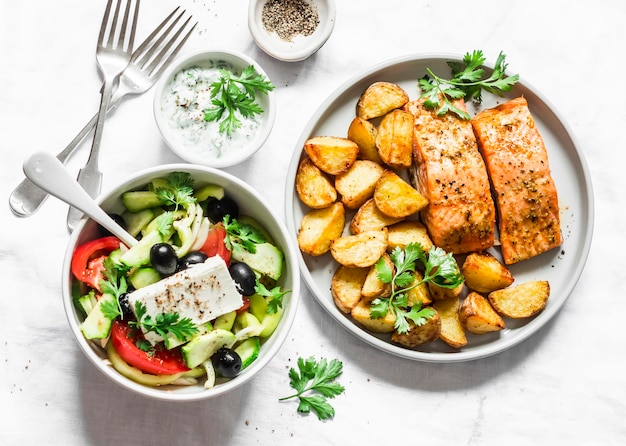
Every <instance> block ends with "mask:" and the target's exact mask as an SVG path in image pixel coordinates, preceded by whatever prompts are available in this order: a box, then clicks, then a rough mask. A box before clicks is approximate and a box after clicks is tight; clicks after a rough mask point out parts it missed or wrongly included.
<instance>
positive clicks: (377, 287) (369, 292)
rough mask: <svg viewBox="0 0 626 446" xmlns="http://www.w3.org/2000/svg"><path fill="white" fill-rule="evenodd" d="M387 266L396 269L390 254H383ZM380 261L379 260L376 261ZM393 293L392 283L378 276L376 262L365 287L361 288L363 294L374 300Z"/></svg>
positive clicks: (366, 279) (364, 284)
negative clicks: (385, 281) (383, 280)
mask: <svg viewBox="0 0 626 446" xmlns="http://www.w3.org/2000/svg"><path fill="white" fill-rule="evenodd" d="M381 258H382V259H383V260H384V262H385V263H386V264H387V266H388V267H389V268H390V269H391V271H394V269H395V268H394V265H393V262H392V261H391V259H390V258H389V255H387V254H383V256H382V257H381ZM376 263H378V261H377V262H376ZM390 295H391V284H390V283H383V282H382V281H381V280H380V278H379V277H378V270H377V269H376V264H374V265H372V266H370V268H369V272H368V273H367V277H366V278H365V282H364V283H363V287H362V288H361V296H362V297H363V298H364V299H365V300H366V301H368V300H370V301H371V300H372V299H374V298H376V297H389V296H390Z"/></svg>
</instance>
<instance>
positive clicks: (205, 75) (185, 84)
mask: <svg viewBox="0 0 626 446" xmlns="http://www.w3.org/2000/svg"><path fill="white" fill-rule="evenodd" d="M220 69H226V70H229V71H231V72H232V73H234V74H235V75H240V74H241V73H240V72H238V71H236V70H235V69H234V68H233V66H232V65H230V64H229V63H227V62H225V61H222V60H217V61H213V60H210V61H207V62H203V63H200V64H196V65H194V66H192V67H189V68H185V69H183V70H181V71H179V72H178V73H177V74H176V75H175V76H174V77H173V79H172V80H171V81H170V83H169V84H168V85H167V87H166V88H165V90H164V93H163V97H162V101H161V110H162V112H163V115H164V116H165V118H166V120H167V123H168V125H169V127H170V130H171V132H170V133H171V136H172V138H174V139H175V140H176V142H177V143H178V144H182V145H183V146H185V149H186V150H188V151H189V152H190V154H191V155H192V156H193V157H194V158H201V159H204V160H207V161H210V160H211V159H216V158H221V157H222V156H225V155H228V154H229V153H231V152H232V151H236V150H238V149H242V148H243V147H244V146H245V145H246V144H247V143H248V142H249V141H250V140H251V139H253V137H254V134H255V132H256V130H257V129H258V128H259V124H260V123H259V119H260V115H257V116H254V117H246V116H243V115H241V113H239V111H238V110H235V115H236V116H237V118H238V119H239V121H240V122H241V127H240V128H238V129H237V130H235V131H234V132H233V133H231V134H230V135H228V134H227V133H220V131H219V126H220V122H221V120H220V121H205V120H204V110H206V109H209V108H212V107H214V106H213V104H212V103H211V84H212V83H214V82H215V81H217V80H218V79H219V77H220V72H219V70H220ZM224 113H225V114H226V113H227V112H224Z"/></svg>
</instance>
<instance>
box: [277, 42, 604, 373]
mask: <svg viewBox="0 0 626 446" xmlns="http://www.w3.org/2000/svg"><path fill="white" fill-rule="evenodd" d="M461 59H462V57H459V56H458V55H431V54H427V55H412V56H407V57H403V58H400V59H394V60H392V61H389V62H386V63H383V64H380V65H377V66H374V67H372V68H370V69H369V70H367V71H365V72H364V73H362V74H361V75H358V76H356V77H355V78H353V79H351V80H350V81H348V82H347V83H345V84H344V85H343V86H341V87H340V88H338V89H337V90H336V91H335V92H334V93H333V94H332V95H331V96H330V97H329V98H328V99H327V100H326V101H325V102H324V103H323V104H322V105H321V106H320V108H319V109H318V110H317V112H316V113H315V114H314V116H313V117H312V118H311V120H310V121H309V123H308V125H307V126H306V128H305V129H304V131H303V132H302V135H301V137H300V139H299V140H298V142H297V145H296V148H295V152H294V154H293V157H292V159H291V163H290V166H289V172H288V176H287V190H286V195H285V205H286V218H287V229H288V230H289V232H290V234H291V236H292V237H294V239H295V238H296V236H297V233H298V230H299V228H300V221H301V219H302V216H303V215H304V214H305V213H306V212H308V211H309V209H308V208H307V207H306V206H304V205H303V204H302V203H301V202H300V200H299V199H298V196H297V194H296V193H295V186H294V185H295V176H296V170H297V167H298V163H299V162H300V160H301V158H302V154H303V150H302V147H303V146H304V142H305V141H306V139H307V138H309V137H311V136H316V135H331V136H345V135H346V133H347V129H348V126H349V124H350V122H351V121H352V119H353V118H354V116H355V107H356V103H357V100H358V98H359V96H360V95H361V93H362V92H363V91H364V90H365V89H366V88H367V87H368V86H369V85H370V84H371V83H373V82H375V81H390V82H395V83H397V84H399V85H400V86H401V87H403V88H404V89H405V90H406V91H407V93H408V94H409V96H410V98H411V99H417V98H418V97H419V95H420V91H419V87H418V79H420V78H421V77H423V76H424V75H425V74H426V68H430V69H431V70H433V72H434V73H436V74H438V75H440V76H443V77H449V75H450V68H449V67H448V65H447V64H446V62H447V61H449V60H458V61H460V60H461ZM520 95H523V96H524V97H525V98H526V99H527V101H528V103H529V107H530V110H531V113H532V114H533V116H534V118H535V121H536V124H537V126H538V128H539V131H540V132H541V134H542V136H543V138H544V141H545V144H546V147H547V149H548V156H549V160H550V167H551V170H552V176H553V178H554V181H555V182H556V185H557V189H558V193H559V202H560V208H561V230H562V233H563V238H564V242H563V245H562V246H561V247H560V248H559V249H554V250H552V251H550V252H547V253H544V254H543V255H540V256H538V257H536V258H534V259H531V260H528V261H525V262H521V263H519V264H516V265H512V266H511V267H510V269H511V272H512V273H513V275H514V277H515V280H516V283H522V282H525V281H527V280H548V281H549V282H550V289H551V295H550V298H549V300H548V304H547V306H546V308H545V309H544V310H543V312H541V313H540V314H539V315H537V316H536V317H534V318H532V319H528V320H523V321H514V320H510V319H507V320H506V323H507V328H506V329H504V330H503V331H501V332H499V333H492V334H488V335H481V336H474V335H468V344H467V346H465V347H463V348H461V349H453V348H451V347H449V346H447V345H446V344H445V343H444V342H443V341H441V340H437V341H435V342H432V343H429V344H425V345H424V346H422V347H421V348H419V349H406V348H402V347H400V346H397V345H395V344H392V343H391V342H390V341H389V336H388V335H380V334H375V333H371V332H369V331H367V330H365V329H363V328H362V327H361V326H360V325H358V324H356V323H355V322H354V321H353V320H352V319H351V318H350V317H349V316H346V315H344V314H343V313H341V312H340V311H339V310H338V309H337V308H336V307H335V304H334V302H333V299H332V296H331V294H330V282H331V279H332V275H333V273H334V271H335V270H336V267H337V264H336V262H335V261H334V260H333V259H332V257H331V256H330V254H326V255H324V256H320V257H317V258H316V257H311V256H308V255H303V254H302V253H299V261H300V266H301V274H302V276H303V278H304V281H305V283H306V284H307V286H308V288H309V289H310V291H311V293H312V294H313V295H314V296H315V298H316V299H317V300H318V302H319V303H320V304H321V305H322V307H323V308H324V309H325V310H326V311H327V312H328V314H329V315H330V316H331V317H332V318H334V319H335V320H336V321H337V322H338V323H339V324H341V325H342V326H343V327H345V328H346V329H347V330H348V331H349V332H350V333H352V334H354V335H355V336H357V337H359V338H360V339H362V340H363V341H365V342H367V343H369V344H370V345H372V346H374V347H376V348H378V349H380V350H383V351H385V352H388V353H391V354H394V355H397V356H401V357H404V358H408V359H413V360H418V361H428V362H458V361H468V360H474V359H479V358H484V357H487V356H490V355H493V354H496V353H499V352H502V351H504V350H506V349H509V348H511V347H513V346H514V345H516V344H518V343H520V342H521V341H523V340H524V339H527V338H528V337H530V336H531V335H532V334H534V333H535V332H537V330H539V328H541V327H542V326H543V325H545V324H546V323H547V322H548V321H549V320H550V319H551V318H552V317H553V316H554V315H555V314H556V313H557V312H558V311H559V310H560V308H561V307H562V306H563V304H564V303H565V301H566V300H567V298H568V296H569V295H570V293H571V292H572V290H573V289H574V287H575V286H576V282H577V281H578V278H579V277H580V274H581V273H582V270H583V268H584V265H585V262H586V259H587V255H588V253H589V248H590V245H591V238H592V232H593V216H594V214H593V208H594V203H593V192H592V186H591V177H590V175H589V171H588V168H587V165H586V161H585V160H584V156H583V153H582V150H581V148H580V147H579V146H578V144H577V142H576V141H575V139H574V137H573V135H572V132H571V131H570V129H569V128H568V126H567V125H566V124H565V123H564V122H563V120H562V119H561V118H560V117H559V115H558V113H557V112H556V111H555V110H554V108H553V107H552V106H550V104H549V103H548V101H547V100H546V99H545V98H544V97H543V96H541V95H540V94H539V93H537V92H536V91H535V90H534V89H532V88H531V87H530V86H529V85H528V84H527V83H526V82H524V81H522V80H520V82H518V83H517V84H516V86H515V87H514V88H513V90H512V91H510V92H508V93H507V95H506V97H505V98H500V97H498V96H494V95H491V94H484V95H483V104H482V105H481V106H480V109H484V108H489V107H493V106H494V105H496V104H498V103H501V102H503V101H505V100H507V99H512V98H514V97H518V96H520ZM468 111H469V112H470V114H472V115H473V114H475V113H476V109H475V108H474V107H473V106H472V105H471V104H469V105H468ZM351 216H352V214H347V215H346V230H345V231H344V233H345V234H347V233H348V229H347V225H348V223H349V221H350V218H351ZM296 243H297V241H296ZM493 253H494V254H496V255H497V256H499V254H500V253H499V252H498V251H495V250H494V251H493ZM500 258H501V257H500Z"/></svg>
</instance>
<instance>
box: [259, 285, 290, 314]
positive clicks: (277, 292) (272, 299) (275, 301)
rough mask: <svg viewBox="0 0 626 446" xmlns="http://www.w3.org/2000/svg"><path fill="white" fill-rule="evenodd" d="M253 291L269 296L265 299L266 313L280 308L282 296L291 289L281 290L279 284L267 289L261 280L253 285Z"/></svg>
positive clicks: (272, 312)
mask: <svg viewBox="0 0 626 446" xmlns="http://www.w3.org/2000/svg"><path fill="white" fill-rule="evenodd" d="M254 291H255V292H256V293H257V294H258V295H260V296H263V297H268V298H269V299H268V300H267V310H266V311H267V314H274V313H276V312H277V311H278V309H279V308H282V307H283V296H284V295H285V294H287V293H290V292H291V290H283V289H282V288H281V287H280V286H276V287H274V288H272V289H271V290H269V289H267V287H266V286H265V285H263V284H262V283H261V282H257V284H256V286H255V287H254Z"/></svg>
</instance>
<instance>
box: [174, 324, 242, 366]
mask: <svg viewBox="0 0 626 446" xmlns="http://www.w3.org/2000/svg"><path fill="white" fill-rule="evenodd" d="M236 340H237V338H236V337H235V335H234V334H233V333H232V332H230V331H228V330H221V329H216V330H213V331H210V332H208V333H207V334H204V335H200V336H197V337H195V338H193V339H192V340H191V341H189V342H188V343H187V344H185V345H183V347H182V348H181V351H182V353H183V358H184V360H185V363H186V364H187V367H189V368H190V369H193V368H196V367H198V366H199V365H200V364H202V363H203V362H205V361H207V360H208V359H209V358H210V357H211V356H213V354H214V353H215V352H216V351H217V350H218V349H220V348H222V347H228V348H231V347H232V346H233V344H234V343H235V342H236Z"/></svg>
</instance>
